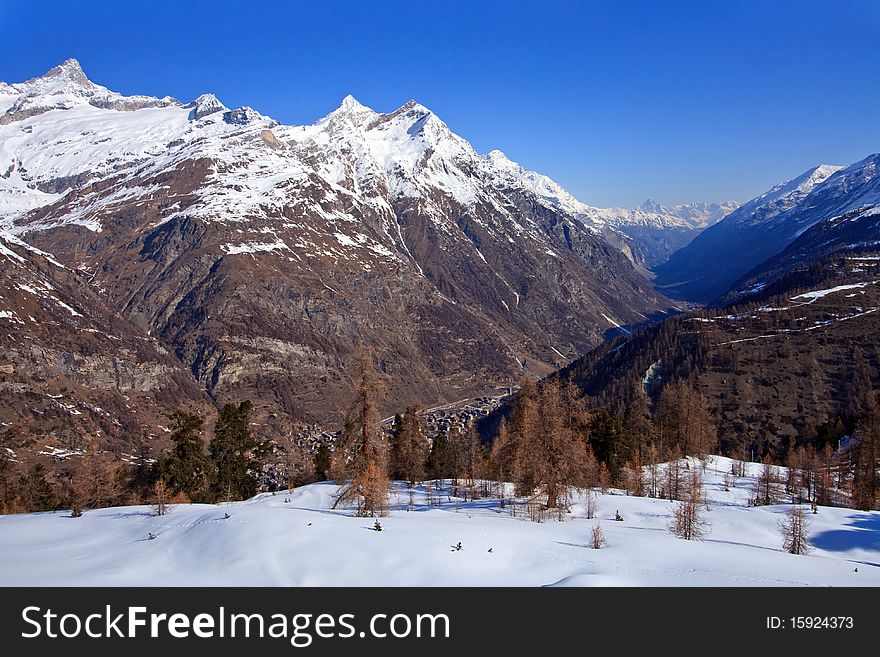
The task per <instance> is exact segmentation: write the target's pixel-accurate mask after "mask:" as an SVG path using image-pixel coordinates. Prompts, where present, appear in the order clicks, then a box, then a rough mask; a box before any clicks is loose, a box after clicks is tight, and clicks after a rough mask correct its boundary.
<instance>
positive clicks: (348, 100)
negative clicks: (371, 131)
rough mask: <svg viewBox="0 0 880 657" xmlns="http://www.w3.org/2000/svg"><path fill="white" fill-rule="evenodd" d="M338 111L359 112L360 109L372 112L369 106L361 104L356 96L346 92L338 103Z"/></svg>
mask: <svg viewBox="0 0 880 657" xmlns="http://www.w3.org/2000/svg"><path fill="white" fill-rule="evenodd" d="M337 111H339V112H361V111H369V112H372V111H373V110H371V109H370V108H369V107H367V106H366V105H364V104H362V103H361V102H360V101H359V100H358V99H357V98H355V97H354V96H352V95H351V94H348V95H347V96H346V97H345V98H343V99H342V102H341V103H340V104H339V107H338V108H337Z"/></svg>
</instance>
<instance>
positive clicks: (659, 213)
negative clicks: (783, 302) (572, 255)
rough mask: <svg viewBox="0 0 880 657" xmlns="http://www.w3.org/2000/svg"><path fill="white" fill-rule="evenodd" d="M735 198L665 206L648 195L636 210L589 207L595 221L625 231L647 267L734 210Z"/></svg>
mask: <svg viewBox="0 0 880 657" xmlns="http://www.w3.org/2000/svg"><path fill="white" fill-rule="evenodd" d="M738 207H739V204H738V203H737V202H736V201H725V202H723V203H702V202H694V203H682V204H678V205H673V206H671V207H666V206H664V205H661V204H659V203H657V202H656V201H653V200H651V199H648V200H647V201H645V202H644V203H642V205H640V206H639V207H638V208H636V209H634V210H627V209H624V208H601V209H600V208H589V209H588V210H587V211H585V213H584V214H585V215H586V216H588V217H589V218H590V219H591V220H592V221H595V222H597V223H600V224H604V225H605V226H606V229H605V230H606V233H607V231H608V229H609V228H610V229H613V230H615V231H617V232H619V233H622V234H624V235H626V236H627V237H628V238H629V239H630V240H631V241H632V242H633V243H634V244H635V246H636V253H637V256H638V258H637V259H638V260H640V261H641V262H644V264H645V265H646V266H647V267H649V268H650V267H656V266H657V265H660V264H662V263H664V262H666V260H668V259H669V257H670V256H671V255H672V254H673V253H674V252H675V251H678V250H679V249H681V248H682V247H684V246H686V245H687V244H688V243H689V242H690V241H691V240H693V239H694V237H696V236H697V235H699V234H700V232H701V231H703V230H704V229H706V228H707V227H708V226H711V225H713V224H715V223H717V222H719V221H721V219H723V218H724V217H725V216H727V215H728V214H730V213H731V212H733V211H734V210H735V209H736V208H738Z"/></svg>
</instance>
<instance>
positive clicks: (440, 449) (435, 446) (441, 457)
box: [428, 431, 453, 479]
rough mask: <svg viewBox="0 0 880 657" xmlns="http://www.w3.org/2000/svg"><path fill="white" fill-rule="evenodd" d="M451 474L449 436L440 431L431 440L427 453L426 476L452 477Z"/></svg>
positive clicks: (435, 477) (433, 477)
mask: <svg viewBox="0 0 880 657" xmlns="http://www.w3.org/2000/svg"><path fill="white" fill-rule="evenodd" d="M452 474H453V472H452V459H451V456H450V454H449V438H448V437H447V436H446V434H445V433H444V432H442V431H441V432H439V433H438V434H437V435H436V436H434V438H433V440H432V441H431V451H430V453H429V454H428V477H430V478H431V479H449V478H450V477H452Z"/></svg>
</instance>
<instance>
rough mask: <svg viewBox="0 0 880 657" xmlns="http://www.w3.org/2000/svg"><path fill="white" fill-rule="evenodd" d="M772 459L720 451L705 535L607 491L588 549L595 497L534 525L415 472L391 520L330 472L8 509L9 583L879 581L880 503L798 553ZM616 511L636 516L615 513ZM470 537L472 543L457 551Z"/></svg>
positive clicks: (0, 564)
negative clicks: (78, 512) (746, 461)
mask: <svg viewBox="0 0 880 657" xmlns="http://www.w3.org/2000/svg"><path fill="white" fill-rule="evenodd" d="M692 464H694V465H692V466H691V467H699V466H698V465H695V464H696V462H692ZM759 467H760V466H758V465H756V464H750V468H751V469H750V471H749V474H750V475H752V476H749V477H741V478H738V479H737V482H736V487H735V488H733V489H731V490H730V491H724V486H723V483H722V482H723V477H724V473H726V472H728V471H729V470H730V461H729V460H728V459H725V458H720V457H716V458H713V459H712V461H711V462H710V463H709V465H708V466H707V469H706V472H705V481H706V491H707V493H708V496H709V500H710V508H711V510H710V511H709V512H707V514H706V515H707V517H708V518H709V519H710V520H711V522H712V529H711V533H710V534H709V536H708V537H707V539H706V540H703V541H684V540H681V539H678V538H676V537H675V536H673V535H672V534H670V533H669V532H668V531H667V529H666V526H667V524H668V521H669V517H670V515H671V512H672V508H673V503H672V502H669V501H666V500H658V499H649V498H636V497H627V496H625V495H623V494H619V493H618V494H604V495H603V494H600V495H599V502H598V504H599V506H598V521H599V522H601V525H602V528H603V530H604V532H605V536H606V538H607V541H608V546H607V547H606V548H604V549H602V550H593V549H590V548H589V547H587V539H588V535H589V533H590V528H591V527H592V526H593V525H594V524H595V523H596V522H597V520H587V519H585V517H584V507H583V504H582V503H578V504H576V505H575V506H574V508H573V513H572V514H571V515H569V516H568V519H567V520H566V521H565V522H556V521H547V522H544V523H534V522H530V521H528V520H524V519H522V518H514V517H511V516H510V514H509V513H508V510H507V508H505V509H503V510H502V509H500V508H499V506H498V502H497V500H489V499H483V500H476V501H470V502H464V501H463V500H456V499H455V498H451V499H447V497H446V496H445V495H444V496H443V503H442V504H441V505H440V506H429V505H428V504H427V503H426V502H427V500H426V497H425V491H424V489H423V488H420V489H417V491H416V493H415V495H414V502H415V504H414V506H413V510H411V511H407V510H406V508H407V506H408V504H409V494H408V492H407V491H406V489H405V487H404V486H399V487H398V488H396V489H395V493H396V497H397V501H398V505H397V509H396V510H394V511H392V513H391V515H390V516H389V517H387V518H383V519H381V524H382V528H383V530H382V531H381V532H377V531H373V529H372V527H373V522H374V521H373V520H372V519H367V518H356V517H353V516H352V515H351V514H350V512H346V511H331V510H329V507H330V504H331V500H332V494H333V492H334V491H335V490H336V487H335V486H334V485H332V484H330V483H323V484H313V485H310V486H304V487H302V488H299V489H296V490H294V491H292V492H291V493H290V494H287V493H284V492H280V493H276V494H275V495H272V494H264V495H260V496H257V497H255V498H253V499H251V500H248V501H246V502H240V503H233V504H230V505H217V506H211V505H178V506H176V507H174V509H173V510H172V511H171V513H170V514H168V515H166V516H163V517H155V516H153V515H151V512H150V509H149V507H143V506H135V507H121V508H112V509H102V510H97V511H91V512H87V513H86V514H85V515H84V516H83V517H82V518H78V519H75V518H71V517H70V514H69V513H68V512H58V513H54V514H53V513H41V514H30V515H18V516H0V585H4V586H15V585H40V586H50V585H64V586H67V585H70V586H76V585H93V586H101V585H105V586H158V585H175V586H190V585H204V586H224V585H233V586H239V585H257V586H262V585H267V586H290V585H293V586H309V585H312V586H351V585H358V586H360V585H364V586H366V585H379V586H446V585H450V586H452V585H455V586H467V585H472V586H544V585H567V586H804V585H806V586H880V512H861V511H854V510H851V509H837V508H825V507H820V508H819V513H818V514H817V515H809V518H810V519H811V520H812V526H811V528H810V537H811V540H812V542H813V544H814V546H815V550H814V551H813V552H812V553H811V554H810V555H808V556H794V555H790V554H787V553H784V552H782V551H781V549H780V542H781V539H780V535H779V531H778V529H777V521H778V520H779V519H780V518H781V517H782V514H783V513H784V512H785V511H786V509H787V508H788V507H787V506H785V505H778V506H769V507H757V508H754V507H748V506H747V499H748V497H749V495H750V493H751V491H752V488H753V486H754V476H756V475H757V474H758V469H759ZM393 497H394V496H393ZM285 499H288V500H289V501H287V502H285ZM618 510H619V512H620V514H621V515H622V516H623V518H624V520H623V522H615V521H613V520H612V518H613V517H614V514H615V511H618ZM225 513H228V514H229V516H230V517H229V518H228V519H224V514H225ZM148 532H152V533H154V534H155V535H156V539H155V540H147V534H148ZM458 542H461V545H462V549H461V550H454V549H452V546H454V545H455V544H457V543H458ZM490 548H491V549H492V551H491V552H489V549H490Z"/></svg>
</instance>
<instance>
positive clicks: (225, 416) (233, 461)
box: [208, 401, 266, 500]
mask: <svg viewBox="0 0 880 657" xmlns="http://www.w3.org/2000/svg"><path fill="white" fill-rule="evenodd" d="M252 408H253V405H252V404H251V402H249V401H243V402H241V403H240V404H238V405H235V404H224V406H223V408H221V409H220V414H219V416H218V417H217V423H216V424H215V425H214V438H213V440H211V444H210V445H209V446H208V453H209V455H210V457H211V462H212V464H213V466H214V472H215V475H214V482H213V491H214V496H215V498H217V499H229V498H232V499H238V500H246V499H248V498H249V497H253V496H254V495H255V494H256V492H257V476H258V474H259V471H260V467H261V465H262V462H261V457H262V456H263V455H264V453H265V450H266V446H265V445H264V444H263V443H260V442H258V441H257V440H256V438H254V436H253V434H252V433H251V430H250V413H251V409H252Z"/></svg>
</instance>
